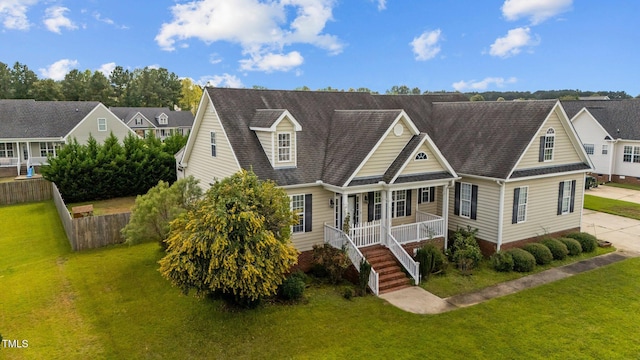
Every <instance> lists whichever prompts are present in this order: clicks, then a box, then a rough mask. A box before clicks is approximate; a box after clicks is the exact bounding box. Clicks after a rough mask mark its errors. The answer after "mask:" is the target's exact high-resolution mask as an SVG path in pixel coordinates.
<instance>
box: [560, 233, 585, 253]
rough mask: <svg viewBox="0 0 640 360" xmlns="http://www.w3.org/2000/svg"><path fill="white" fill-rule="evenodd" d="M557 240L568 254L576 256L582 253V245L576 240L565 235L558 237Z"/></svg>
mask: <svg viewBox="0 0 640 360" xmlns="http://www.w3.org/2000/svg"><path fill="white" fill-rule="evenodd" d="M558 240H559V241H560V242H562V243H563V244H564V245H565V246H566V247H567V250H569V256H576V255H580V254H581V253H582V245H580V242H579V241H578V240H576V239H572V238H566V237H563V238H559V239H558Z"/></svg>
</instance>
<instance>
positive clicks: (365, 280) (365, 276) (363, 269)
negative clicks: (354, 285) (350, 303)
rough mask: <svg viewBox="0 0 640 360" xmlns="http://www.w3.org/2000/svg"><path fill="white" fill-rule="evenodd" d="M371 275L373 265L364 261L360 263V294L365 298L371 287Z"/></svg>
mask: <svg viewBox="0 0 640 360" xmlns="http://www.w3.org/2000/svg"><path fill="white" fill-rule="evenodd" d="M369 275H371V264H370V263H369V262H368V261H367V260H365V259H362V261H360V272H359V273H358V290H357V292H358V294H359V295H360V296H364V295H366V294H367V288H368V287H369Z"/></svg>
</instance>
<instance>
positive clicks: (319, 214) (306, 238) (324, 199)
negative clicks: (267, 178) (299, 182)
mask: <svg viewBox="0 0 640 360" xmlns="http://www.w3.org/2000/svg"><path fill="white" fill-rule="evenodd" d="M286 191H287V194H289V195H296V194H299V195H300V194H311V196H312V198H311V201H312V210H311V211H312V221H311V225H312V228H311V231H310V232H306V233H295V234H291V240H292V242H293V245H294V246H295V247H296V249H298V250H299V251H308V250H312V248H313V245H315V244H318V245H321V244H322V243H323V242H324V224H325V223H327V225H330V226H333V225H334V223H335V219H334V214H335V213H334V211H335V210H334V209H333V208H331V207H329V200H330V199H333V195H334V194H333V192H331V191H327V190H325V189H324V188H322V187H321V186H310V187H308V188H297V189H286Z"/></svg>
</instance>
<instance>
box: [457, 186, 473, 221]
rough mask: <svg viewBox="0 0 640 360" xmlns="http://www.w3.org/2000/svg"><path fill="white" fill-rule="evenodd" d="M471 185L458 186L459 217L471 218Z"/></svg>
mask: <svg viewBox="0 0 640 360" xmlns="http://www.w3.org/2000/svg"><path fill="white" fill-rule="evenodd" d="M471 189H472V188H471V184H467V183H462V184H460V216H462V217H466V218H468V217H471Z"/></svg>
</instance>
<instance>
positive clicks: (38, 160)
mask: <svg viewBox="0 0 640 360" xmlns="http://www.w3.org/2000/svg"><path fill="white" fill-rule="evenodd" d="M45 164H47V158H46V157H41V156H37V157H36V156H33V157H30V158H29V165H45Z"/></svg>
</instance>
